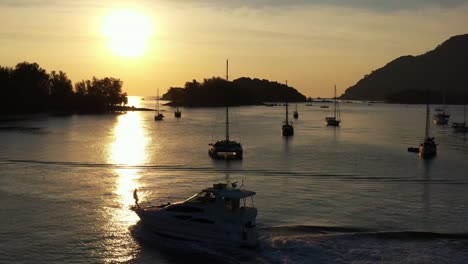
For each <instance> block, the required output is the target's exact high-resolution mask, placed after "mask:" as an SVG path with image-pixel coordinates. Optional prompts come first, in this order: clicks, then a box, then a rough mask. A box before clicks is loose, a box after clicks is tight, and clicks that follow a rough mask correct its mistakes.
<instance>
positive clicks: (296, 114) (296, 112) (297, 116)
mask: <svg viewBox="0 0 468 264" xmlns="http://www.w3.org/2000/svg"><path fill="white" fill-rule="evenodd" d="M293 117H294V118H295V119H298V118H299V112H298V111H297V104H296V110H294V112H293Z"/></svg>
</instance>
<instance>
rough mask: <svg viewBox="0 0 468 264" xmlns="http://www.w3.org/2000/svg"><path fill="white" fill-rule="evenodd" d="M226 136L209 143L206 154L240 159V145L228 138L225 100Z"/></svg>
mask: <svg viewBox="0 0 468 264" xmlns="http://www.w3.org/2000/svg"><path fill="white" fill-rule="evenodd" d="M228 85H229V61H228V60H226V86H228ZM225 124H226V138H225V139H222V140H218V141H216V142H215V143H210V144H209V146H210V147H209V149H208V155H210V157H212V158H213V159H242V158H243V152H244V151H243V150H242V145H241V144H240V143H238V142H236V141H234V140H230V139H229V106H228V103H227V102H226V123H225Z"/></svg>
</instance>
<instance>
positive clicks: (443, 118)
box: [433, 95, 450, 125]
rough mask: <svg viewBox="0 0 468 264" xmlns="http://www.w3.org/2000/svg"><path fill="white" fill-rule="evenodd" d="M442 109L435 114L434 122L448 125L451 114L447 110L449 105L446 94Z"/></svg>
mask: <svg viewBox="0 0 468 264" xmlns="http://www.w3.org/2000/svg"><path fill="white" fill-rule="evenodd" d="M438 110H440V111H437V113H436V114H435V115H434V116H433V120H434V124H435V125H447V124H448V121H449V118H450V114H448V113H447V112H446V110H447V106H446V105H445V95H444V99H443V103H442V109H440V108H439V109H438Z"/></svg>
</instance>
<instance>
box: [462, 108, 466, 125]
mask: <svg viewBox="0 0 468 264" xmlns="http://www.w3.org/2000/svg"><path fill="white" fill-rule="evenodd" d="M463 124H464V125H465V126H466V104H464V105H463Z"/></svg>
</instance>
